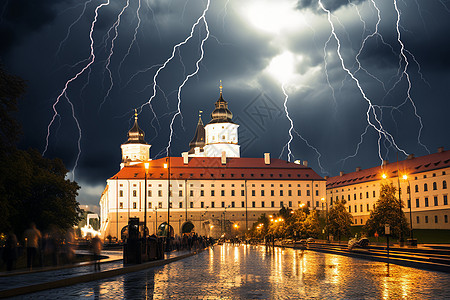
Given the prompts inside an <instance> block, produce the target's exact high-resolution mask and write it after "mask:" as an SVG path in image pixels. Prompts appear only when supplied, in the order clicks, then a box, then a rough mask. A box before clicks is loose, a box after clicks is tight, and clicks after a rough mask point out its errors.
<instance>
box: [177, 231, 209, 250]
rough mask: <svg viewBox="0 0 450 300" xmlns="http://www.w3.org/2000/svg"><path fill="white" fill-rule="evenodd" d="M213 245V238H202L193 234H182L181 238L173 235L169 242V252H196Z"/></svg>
mask: <svg viewBox="0 0 450 300" xmlns="http://www.w3.org/2000/svg"><path fill="white" fill-rule="evenodd" d="M213 244H214V239H213V238H208V237H204V236H201V235H198V234H196V233H194V234H183V236H179V235H175V237H173V238H172V240H171V247H172V248H171V249H169V251H170V250H189V251H191V250H198V249H203V248H205V247H208V246H209V245H213Z"/></svg>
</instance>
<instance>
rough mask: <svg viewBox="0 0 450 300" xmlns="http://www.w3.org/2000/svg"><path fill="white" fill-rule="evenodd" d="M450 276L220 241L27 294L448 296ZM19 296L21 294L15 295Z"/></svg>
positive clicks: (92, 296)
mask: <svg viewBox="0 0 450 300" xmlns="http://www.w3.org/2000/svg"><path fill="white" fill-rule="evenodd" d="M448 282H450V274H446V273H439V272H433V271H425V270H419V269H412V268H407V267H402V266H397V265H393V264H390V265H387V264H385V263H381V262H372V261H367V260H360V259H357V258H351V257H345V256H339V255H332V254H324V253H319V252H313V251H306V252H302V251H301V250H293V249H281V248H275V250H274V251H270V252H267V251H266V248H265V247H263V246H232V245H227V244H226V245H221V246H215V247H214V248H211V249H208V250H206V251H203V252H201V253H200V254H198V255H195V256H192V257H190V258H186V259H184V260H181V261H178V262H174V263H171V264H168V265H165V266H162V267H157V268H152V269H148V270H144V271H140V272H134V273H129V274H126V275H122V276H118V277H113V278H109V279H105V280H99V281H93V282H89V283H84V284H78V285H74V286H69V287H65V288H60V289H53V290H47V291H44V292H39V293H34V294H29V295H26V296H25V297H23V296H22V297H20V298H21V299H23V298H27V299H79V298H83V299H121V298H124V299H169V298H170V299H311V298H314V299H445V298H446V297H448V295H450V287H449V285H448ZM17 299H18V298H17Z"/></svg>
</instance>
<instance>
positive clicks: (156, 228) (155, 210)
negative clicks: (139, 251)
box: [153, 207, 158, 236]
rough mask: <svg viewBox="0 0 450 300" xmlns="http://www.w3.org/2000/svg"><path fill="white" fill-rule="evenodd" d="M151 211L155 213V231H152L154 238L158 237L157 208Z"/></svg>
mask: <svg viewBox="0 0 450 300" xmlns="http://www.w3.org/2000/svg"><path fill="white" fill-rule="evenodd" d="M153 211H154V212H155V213H156V218H155V231H154V233H155V235H156V236H158V231H157V230H158V208H157V207H155V208H154V209H153Z"/></svg>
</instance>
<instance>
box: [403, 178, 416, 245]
mask: <svg viewBox="0 0 450 300" xmlns="http://www.w3.org/2000/svg"><path fill="white" fill-rule="evenodd" d="M403 180H406V181H407V182H408V191H407V192H408V198H409V200H408V203H409V226H411V241H412V239H413V238H414V236H413V227H412V202H411V185H410V183H409V180H408V175H406V174H405V175H403Z"/></svg>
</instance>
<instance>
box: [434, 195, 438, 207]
mask: <svg viewBox="0 0 450 300" xmlns="http://www.w3.org/2000/svg"><path fill="white" fill-rule="evenodd" d="M434 206H438V197H437V196H434Z"/></svg>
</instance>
